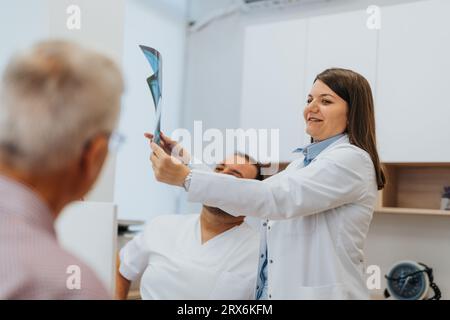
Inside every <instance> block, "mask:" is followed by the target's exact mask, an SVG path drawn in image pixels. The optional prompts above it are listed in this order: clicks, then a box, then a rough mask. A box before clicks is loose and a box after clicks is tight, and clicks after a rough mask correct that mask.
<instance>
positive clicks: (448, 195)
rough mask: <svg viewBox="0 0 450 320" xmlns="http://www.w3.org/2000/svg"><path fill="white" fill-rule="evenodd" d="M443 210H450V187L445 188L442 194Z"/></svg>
mask: <svg viewBox="0 0 450 320" xmlns="http://www.w3.org/2000/svg"><path fill="white" fill-rule="evenodd" d="M441 210H450V186H447V187H444V193H443V194H442V200H441Z"/></svg>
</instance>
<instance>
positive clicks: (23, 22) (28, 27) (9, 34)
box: [0, 0, 50, 73]
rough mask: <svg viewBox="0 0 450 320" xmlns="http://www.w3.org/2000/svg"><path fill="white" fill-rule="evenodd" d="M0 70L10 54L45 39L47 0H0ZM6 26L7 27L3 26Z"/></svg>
mask: <svg viewBox="0 0 450 320" xmlns="http://www.w3.org/2000/svg"><path fill="white" fill-rule="evenodd" d="M0 21H1V22H2V28H0V39H1V41H2V44H1V50H0V72H1V73H3V69H4V67H5V66H6V64H7V62H8V60H9V59H10V58H11V56H12V54H13V53H15V52H17V51H18V50H23V49H26V48H28V47H29V46H30V44H31V43H34V42H36V41H39V40H42V39H45V38H46V37H47V36H48V33H49V25H50V24H49V11H48V2H47V1H45V0H32V1H30V0H17V1H9V0H0ZM5 26H7V27H5Z"/></svg>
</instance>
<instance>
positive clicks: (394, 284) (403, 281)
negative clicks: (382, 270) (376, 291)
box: [384, 261, 441, 300]
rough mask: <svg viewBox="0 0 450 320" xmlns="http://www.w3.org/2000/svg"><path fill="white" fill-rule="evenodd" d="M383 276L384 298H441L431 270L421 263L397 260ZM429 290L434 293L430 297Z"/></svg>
mask: <svg viewBox="0 0 450 320" xmlns="http://www.w3.org/2000/svg"><path fill="white" fill-rule="evenodd" d="M385 277H386V280H387V289H386V290H385V292H384V295H385V297H386V298H388V297H392V298H393V299H396V300H439V299H440V298H441V291H440V290H439V288H438V286H437V285H436V284H435V283H434V282H433V281H434V280H433V270H432V269H431V268H429V267H428V266H427V265H425V264H423V263H419V262H414V261H400V262H397V263H396V264H394V265H393V266H392V267H391V269H390V271H389V272H388V274H387V275H386V276H385ZM431 289H433V290H431ZM431 291H434V295H433V296H432V297H431V298H430V297H429V294H430V292H431Z"/></svg>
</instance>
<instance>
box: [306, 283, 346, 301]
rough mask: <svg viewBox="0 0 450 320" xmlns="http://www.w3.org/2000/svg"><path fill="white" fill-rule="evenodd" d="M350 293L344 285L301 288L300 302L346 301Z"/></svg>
mask: <svg viewBox="0 0 450 320" xmlns="http://www.w3.org/2000/svg"><path fill="white" fill-rule="evenodd" d="M348 298H349V296H348V292H347V290H346V287H345V286H344V285H343V284H333V285H326V286H317V287H299V288H298V292H297V299H299V300H346V299H348Z"/></svg>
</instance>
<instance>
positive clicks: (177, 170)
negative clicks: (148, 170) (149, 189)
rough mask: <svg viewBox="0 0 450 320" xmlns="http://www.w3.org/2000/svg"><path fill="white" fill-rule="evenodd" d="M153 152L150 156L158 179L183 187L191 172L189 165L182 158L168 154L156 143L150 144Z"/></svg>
mask: <svg viewBox="0 0 450 320" xmlns="http://www.w3.org/2000/svg"><path fill="white" fill-rule="evenodd" d="M150 146H151V148H152V150H153V153H152V156H151V157H150V161H151V162H152V167H153V172H154V174H155V178H156V180H158V181H159V182H163V183H167V184H170V185H173V186H179V187H182V186H183V184H184V181H185V180H186V177H187V176H188V175H189V173H190V172H191V169H189V167H188V166H186V165H185V164H184V163H182V162H181V160H179V159H177V158H175V157H173V156H171V155H169V154H167V152H166V151H165V150H164V149H163V148H161V147H160V146H158V145H157V144H156V143H154V142H151V144H150Z"/></svg>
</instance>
